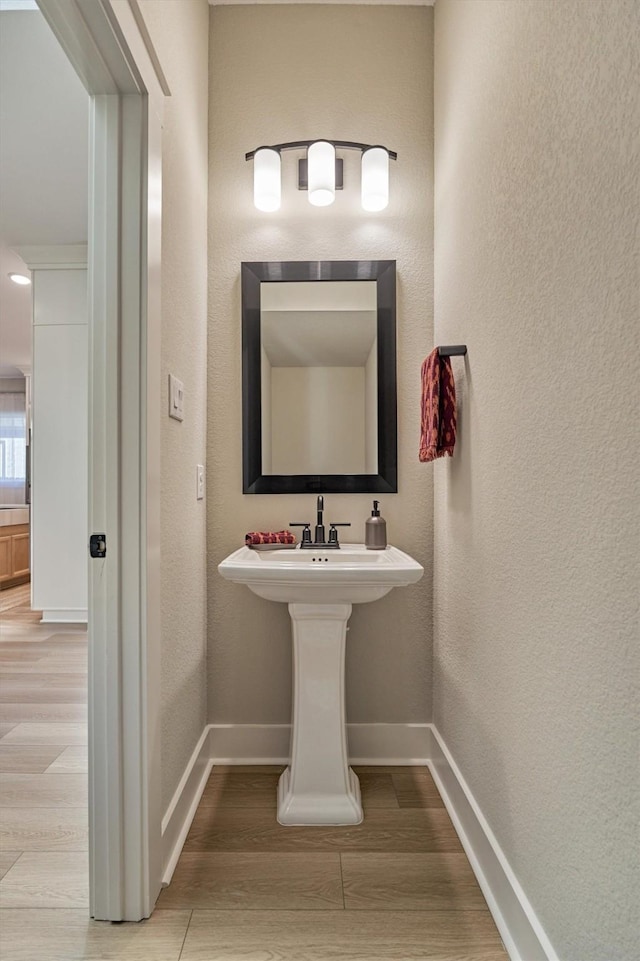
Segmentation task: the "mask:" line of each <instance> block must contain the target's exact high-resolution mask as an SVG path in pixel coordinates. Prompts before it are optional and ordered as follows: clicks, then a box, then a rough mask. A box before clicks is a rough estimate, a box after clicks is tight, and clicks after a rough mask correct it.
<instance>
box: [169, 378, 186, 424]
mask: <svg viewBox="0 0 640 961" xmlns="http://www.w3.org/2000/svg"><path fill="white" fill-rule="evenodd" d="M169 417H175V419H176V420H184V384H183V383H182V381H181V380H178V378H177V377H174V376H173V374H169Z"/></svg>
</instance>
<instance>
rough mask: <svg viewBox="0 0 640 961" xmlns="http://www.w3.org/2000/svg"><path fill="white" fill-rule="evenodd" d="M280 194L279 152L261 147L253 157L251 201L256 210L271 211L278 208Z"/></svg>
mask: <svg viewBox="0 0 640 961" xmlns="http://www.w3.org/2000/svg"><path fill="white" fill-rule="evenodd" d="M281 194H282V185H281V180H280V154H279V153H278V151H277V150H272V149H271V147H261V148H260V149H259V150H256V152H255V154H254V157H253V202H254V204H255V205H256V207H257V208H258V210H264V211H266V212H267V213H272V212H273V211H274V210H280V198H281Z"/></svg>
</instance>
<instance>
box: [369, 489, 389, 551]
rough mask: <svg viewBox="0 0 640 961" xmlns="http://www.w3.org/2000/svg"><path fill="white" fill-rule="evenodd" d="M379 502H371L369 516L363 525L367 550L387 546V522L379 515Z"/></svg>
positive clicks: (380, 549)
mask: <svg viewBox="0 0 640 961" xmlns="http://www.w3.org/2000/svg"><path fill="white" fill-rule="evenodd" d="M379 503H380V502H379V501H374V502H373V510H372V511H371V517H368V518H367V521H366V523H365V525H364V546H365V547H366V548H367V550H368V551H383V550H384V549H385V547H386V546H387V522H386V520H385V519H384V517H380V510H379Z"/></svg>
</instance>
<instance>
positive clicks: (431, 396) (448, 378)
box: [419, 347, 456, 461]
mask: <svg viewBox="0 0 640 961" xmlns="http://www.w3.org/2000/svg"><path fill="white" fill-rule="evenodd" d="M455 443H456V385H455V383H454V380H453V371H452V370H451V361H450V360H449V358H448V357H440V355H439V354H438V348H437V347H436V349H435V350H432V351H431V353H430V354H429V356H428V357H427V359H426V360H425V361H424V363H423V365H422V425H421V432H420V453H419V457H420V460H421V461H431V460H435V459H436V458H437V457H452V456H453V448H454V446H455Z"/></svg>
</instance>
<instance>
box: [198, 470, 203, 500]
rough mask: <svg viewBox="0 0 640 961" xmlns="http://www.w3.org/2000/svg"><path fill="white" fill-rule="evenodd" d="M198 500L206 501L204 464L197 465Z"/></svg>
mask: <svg viewBox="0 0 640 961" xmlns="http://www.w3.org/2000/svg"><path fill="white" fill-rule="evenodd" d="M196 498H197V500H199V501H201V500H204V467H203V466H202V464H197V465H196Z"/></svg>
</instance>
